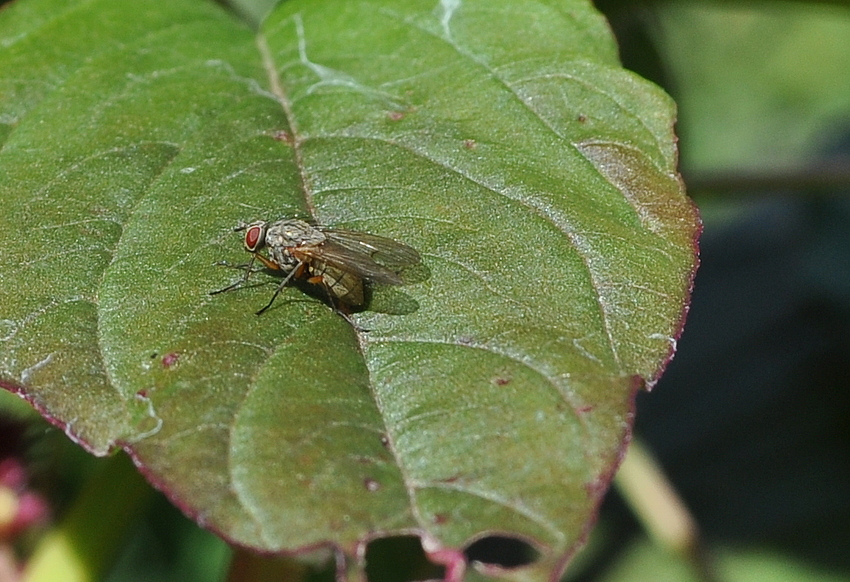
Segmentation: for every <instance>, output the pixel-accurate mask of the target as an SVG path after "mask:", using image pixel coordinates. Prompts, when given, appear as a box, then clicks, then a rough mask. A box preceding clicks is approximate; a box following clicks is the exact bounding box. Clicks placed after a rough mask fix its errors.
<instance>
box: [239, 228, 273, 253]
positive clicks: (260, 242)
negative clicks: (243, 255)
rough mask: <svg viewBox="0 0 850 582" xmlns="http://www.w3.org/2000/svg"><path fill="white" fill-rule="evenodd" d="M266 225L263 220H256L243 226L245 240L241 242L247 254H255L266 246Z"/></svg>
mask: <svg viewBox="0 0 850 582" xmlns="http://www.w3.org/2000/svg"><path fill="white" fill-rule="evenodd" d="M267 230H268V223H267V222H266V221H265V220H258V221H257V222H252V223H251V224H248V225H246V226H245V238H244V240H243V241H242V242H243V243H244V244H245V250H246V251H248V252H249V253H256V252H257V251H259V250H260V249H262V248H263V247H264V246H266V231H267Z"/></svg>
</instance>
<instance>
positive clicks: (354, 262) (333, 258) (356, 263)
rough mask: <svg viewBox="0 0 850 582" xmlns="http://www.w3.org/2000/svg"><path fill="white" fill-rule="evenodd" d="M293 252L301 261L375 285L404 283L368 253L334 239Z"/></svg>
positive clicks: (299, 248) (396, 274)
mask: <svg viewBox="0 0 850 582" xmlns="http://www.w3.org/2000/svg"><path fill="white" fill-rule="evenodd" d="M291 252H292V254H293V255H294V256H295V257H297V258H298V259H299V260H305V261H306V262H310V261H318V262H321V263H325V264H327V265H330V266H331V267H334V268H336V269H338V270H340V271H344V272H346V273H351V274H354V275H357V276H358V277H362V278H364V279H368V280H370V281H374V282H375V283H384V284H387V285H401V284H402V283H403V281H402V279H401V277H399V276H398V273H396V272H395V271H393V270H392V269H390V268H388V267H385V266H384V265H381V264H378V263H376V262H375V260H374V259H373V258H372V256H371V255H369V254H368V253H367V252H363V251H360V250H356V249H351V248H348V247H347V246H343V245H342V244H340V243H338V242H337V241H336V240H334V239H333V238H328V239H327V240H325V242H323V243H322V244H319V245H304V246H300V247H297V248H295V249H293V250H292V251H291Z"/></svg>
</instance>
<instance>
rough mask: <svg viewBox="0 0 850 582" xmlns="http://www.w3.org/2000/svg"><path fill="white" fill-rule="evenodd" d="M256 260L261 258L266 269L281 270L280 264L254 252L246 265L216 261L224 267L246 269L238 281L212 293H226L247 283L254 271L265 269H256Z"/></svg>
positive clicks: (211, 292) (211, 293)
mask: <svg viewBox="0 0 850 582" xmlns="http://www.w3.org/2000/svg"><path fill="white" fill-rule="evenodd" d="M256 260H259V261H260V262H261V263H262V264H263V266H264V267H265V268H266V269H272V270H274V271H280V265H278V264H277V263H275V262H273V261H271V260H270V259H267V258H266V257H264V256H263V255H261V254H259V253H252V254H251V261H250V262H249V263H248V264H246V265H231V264H229V263H227V262H225V261H221V262H219V263H216V264H217V265H221V266H223V267H231V268H233V269H245V276H244V277H242V278H241V279H239V280H238V281H236V282H235V283H233V284H232V285H228V286H227V287H225V288H224V289H218V290H217V291H210V295H218V294H219V293H224V292H225V291H231V290H233V289H236V288H238V287H241V286H243V285H244V284H245V283H247V282H248V277H250V276H251V275H252V274H253V273H259V272H260V271H262V270H263V269H262V268H260V269H254V268H253V267H254V261H256Z"/></svg>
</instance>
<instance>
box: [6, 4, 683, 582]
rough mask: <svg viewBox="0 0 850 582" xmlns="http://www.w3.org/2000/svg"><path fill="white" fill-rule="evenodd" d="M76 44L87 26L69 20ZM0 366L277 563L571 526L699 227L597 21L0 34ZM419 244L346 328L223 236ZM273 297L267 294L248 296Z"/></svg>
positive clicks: (411, 19) (361, 15)
mask: <svg viewBox="0 0 850 582" xmlns="http://www.w3.org/2000/svg"><path fill="white" fill-rule="evenodd" d="M83 31H84V32H83ZM0 95H2V110H0V122H2V123H3V124H5V125H4V126H5V127H6V128H7V129H6V131H5V133H4V134H3V135H5V142H4V143H3V148H2V150H0V198H1V199H2V200H3V201H4V212H3V213H2V216H0V221H2V228H0V270H2V273H3V283H4V284H3V285H2V288H0V346H2V347H0V350H2V351H0V374H1V375H2V378H3V380H2V382H3V385H4V386H5V387H7V388H9V389H11V390H13V391H16V392H18V393H20V394H22V395H24V396H25V397H26V398H27V399H29V400H30V401H31V402H33V404H34V405H35V406H36V407H37V408H38V409H39V410H40V411H42V413H43V414H45V416H47V417H48V418H50V419H51V420H52V421H53V422H54V423H56V424H58V425H60V426H63V427H64V428H65V430H66V432H67V433H68V435H69V436H70V437H71V438H73V439H75V440H76V441H78V442H79V443H80V444H82V445H83V446H85V447H86V448H88V449H89V450H91V451H93V452H95V453H97V454H105V453H107V452H109V451H110V450H113V449H114V448H115V447H123V448H124V449H125V450H127V451H128V452H129V453H130V454H131V455H132V456H133V458H134V459H135V461H136V463H137V464H138V465H139V467H140V468H141V469H142V471H143V472H144V473H145V474H146V475H147V477H148V478H149V479H150V480H151V482H153V483H154V484H156V485H157V486H158V487H160V488H161V489H163V490H164V491H165V492H166V493H167V494H168V495H169V496H170V498H171V499H172V500H173V501H175V502H176V503H177V504H178V505H179V506H180V507H182V508H183V509H184V510H185V511H186V512H187V513H188V514H190V515H192V516H194V517H195V518H196V519H197V521H198V522H199V523H201V524H203V525H205V526H206V527H209V528H211V529H213V530H215V531H217V532H219V533H220V534H222V535H223V536H224V537H225V538H227V539H229V540H232V541H235V542H237V543H239V544H242V545H245V546H249V547H254V548H257V549H262V550H266V551H278V550H284V549H286V550H294V549H298V548H306V547H315V546H316V545H317V544H323V543H328V542H330V543H332V544H334V545H336V546H337V547H339V548H341V549H342V550H343V551H345V552H347V553H349V554H350V555H354V554H356V553H357V552H358V551H359V548H360V546H361V544H364V543H366V541H368V539H371V538H374V537H375V536H386V535H394V534H399V533H415V534H418V535H419V536H421V537H422V538H423V540H424V541H425V546H426V550H427V551H429V552H436V551H437V550H439V549H440V548H450V549H451V548H463V547H464V546H465V545H467V544H468V543H470V542H471V541H473V540H474V539H476V538H477V537H480V536H482V535H486V534H488V533H489V534H492V533H500V534H502V535H509V536H515V537H518V538H520V539H523V540H526V541H528V542H529V543H531V544H533V545H534V547H536V548H537V549H538V550H539V551H540V552H541V556H542V557H541V560H540V562H539V563H538V564H537V566H536V568H539V569H545V568H549V569H551V568H556V567H558V564H562V563H563V562H564V556H566V555H569V552H571V551H573V550H574V549H575V548H576V546H577V545H578V544H580V543H581V540H582V539H583V537H584V534H585V532H586V530H587V528H588V527H589V523H591V521H592V519H593V514H594V511H595V509H596V507H597V505H598V503H599V501H600V499H601V496H602V494H603V493H604V491H605V489H606V488H607V486H608V484H609V482H610V479H611V476H612V474H613V472H614V470H615V468H616V465H617V463H618V459H619V458H620V455H621V452H622V449H623V447H624V444H625V442H626V441H627V439H628V435H629V429H630V422H631V413H632V399H633V397H634V393H635V391H636V390H637V389H638V388H639V386H640V385H641V384H642V383H649V384H651V383H653V382H654V381H655V380H656V379H657V377H658V375H659V374H660V373H661V370H662V369H663V366H664V364H665V363H666V362H667V360H668V359H669V358H670V357H671V355H672V353H673V350H674V347H675V341H676V340H675V338H677V337H678V335H679V333H680V332H681V327H682V322H683V316H684V312H685V305H686V303H687V298H688V293H689V288H690V284H691V280H692V276H693V271H694V268H695V263H696V259H695V244H694V241H695V238H696V235H697V232H698V218H697V216H696V212H695V210H694V209H693V207H692V206H691V204H690V203H689V202H688V201H687V199H686V198H685V197H684V194H683V192H682V186H681V183H680V181H679V180H678V176H677V174H676V168H675V164H676V150H675V139H674V135H673V133H672V124H673V116H674V107H673V104H672V102H671V101H670V100H669V98H667V97H666V96H665V95H664V94H663V93H662V92H661V91H660V90H658V89H657V88H656V87H654V86H652V85H650V84H649V83H646V82H645V81H643V80H641V79H639V78H636V77H635V76H634V75H632V74H630V73H628V72H626V71H624V70H622V69H620V68H619V66H618V63H617V59H616V48H615V46H614V43H613V41H612V39H611V37H610V33H609V31H608V29H607V27H606V25H605V23H604V21H603V20H602V19H601V17H600V16H599V15H598V14H597V13H595V12H594V11H593V9H592V7H591V5H590V3H589V2H584V1H567V0H563V1H559V2H556V1H548V2H546V1H540V2H535V3H523V4H522V5H519V4H516V3H512V2H507V1H493V0H487V1H484V0H481V1H468V2H464V3H461V2H455V1H451V0H444V1H443V2H441V3H425V2H415V1H412V0H408V1H398V0H394V1H388V0H387V1H379V0H371V1H363V2H350V1H349V0H338V1H332V0H324V1H314V2H306V1H304V2H299V1H293V2H287V3H284V4H282V5H281V6H280V7H279V8H278V9H277V10H276V11H274V12H273V13H272V14H271V15H270V16H269V17H268V18H267V19H266V21H265V22H264V24H263V26H262V28H261V29H260V31H259V32H254V31H251V30H250V29H248V28H247V27H245V26H243V25H241V24H240V23H238V22H236V21H234V20H233V17H232V15H229V14H227V13H225V12H224V11H222V10H221V9H220V8H219V7H217V6H216V5H214V4H212V3H203V2H199V1H190V0H182V1H176V2H169V3H161V2H153V1H148V2H144V1H142V2H135V3H132V4H131V3H120V2H109V1H107V0H91V1H88V2H59V1H57V0H21V1H19V2H18V3H16V4H14V5H12V6H11V7H9V8H7V9H6V10H5V11H3V12H2V13H0ZM292 215H297V216H302V217H311V218H313V219H315V220H317V221H318V222H320V223H323V224H330V225H333V226H343V227H347V228H351V229H356V230H360V231H364V232H370V233H374V234H378V235H381V236H387V237H391V238H393V239H396V240H398V241H402V242H404V243H406V244H409V245H411V246H413V247H415V248H416V249H418V250H419V251H420V253H421V254H422V256H423V268H422V269H421V271H422V272H421V273H420V275H421V276H419V277H418V278H414V279H412V282H411V284H409V285H405V286H402V287H398V288H392V289H387V288H380V287H379V288H375V289H374V297H373V301H372V303H371V305H370V306H367V309H366V310H364V311H363V312H361V313H357V314H354V315H353V316H352V319H353V320H354V322H355V324H356V325H355V326H352V325H351V324H350V323H349V321H348V320H347V319H346V318H344V317H342V316H340V315H339V314H337V313H335V312H334V310H332V309H331V308H330V307H328V306H327V305H326V304H325V303H324V302H323V301H322V300H321V298H316V297H311V296H309V295H307V294H305V293H304V292H303V291H302V290H301V289H299V288H297V287H287V288H286V289H285V290H284V292H283V293H282V294H281V296H280V297H279V298H278V300H277V302H276V303H275V304H274V306H273V308H272V309H270V310H269V311H267V312H266V313H265V314H264V315H262V316H261V317H257V316H255V315H254V311H256V310H257V309H258V308H260V307H262V306H263V305H264V304H265V303H266V302H267V301H268V299H269V298H270V295H271V293H272V291H273V289H274V285H275V284H276V283H277V282H278V281H279V280H280V279H279V278H275V277H274V276H270V275H269V274H266V273H258V274H255V275H253V281H254V282H255V283H257V285H256V286H248V287H247V288H245V289H241V290H237V291H233V292H230V293H224V294H221V295H216V296H210V295H209V292H210V291H213V290H216V289H220V288H222V287H224V286H226V285H227V284H229V283H230V282H232V281H234V280H235V279H236V278H238V277H240V276H241V275H240V273H239V272H236V271H233V270H229V269H225V268H221V267H215V266H213V264H214V263H215V262H216V261H221V260H227V261H229V262H231V263H238V262H240V261H244V260H245V259H246V258H247V256H246V253H245V252H244V251H243V250H242V248H241V241H240V235H239V234H235V233H233V232H232V230H231V229H232V227H233V226H234V225H236V224H238V223H239V222H240V221H251V220H256V219H265V220H276V219H278V218H280V217H282V216H292ZM266 283H267V284H266Z"/></svg>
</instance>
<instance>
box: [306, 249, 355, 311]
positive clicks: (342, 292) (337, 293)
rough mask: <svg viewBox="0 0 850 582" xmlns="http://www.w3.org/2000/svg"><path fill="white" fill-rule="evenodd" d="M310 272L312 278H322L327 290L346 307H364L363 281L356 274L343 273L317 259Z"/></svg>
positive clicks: (311, 265)
mask: <svg viewBox="0 0 850 582" xmlns="http://www.w3.org/2000/svg"><path fill="white" fill-rule="evenodd" d="M309 272H310V277H311V278H312V277H318V278H321V283H322V284H323V285H324V286H325V288H327V289H328V291H329V292H330V293H331V294H332V295H333V296H334V297H336V298H337V299H339V300H340V301H342V302H343V303H345V304H346V305H351V306H352V307H360V306H361V305H363V301H364V299H363V279H361V278H360V277H358V276H357V275H355V274H354V273H350V272H348V271H343V270H342V269H338V268H336V267H333V266H331V265H328V264H327V263H325V262H323V261H320V260H317V259H314V260H313V261H312V262H311V263H310V266H309Z"/></svg>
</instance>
